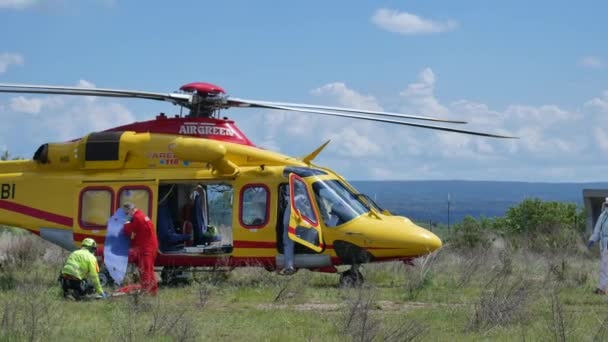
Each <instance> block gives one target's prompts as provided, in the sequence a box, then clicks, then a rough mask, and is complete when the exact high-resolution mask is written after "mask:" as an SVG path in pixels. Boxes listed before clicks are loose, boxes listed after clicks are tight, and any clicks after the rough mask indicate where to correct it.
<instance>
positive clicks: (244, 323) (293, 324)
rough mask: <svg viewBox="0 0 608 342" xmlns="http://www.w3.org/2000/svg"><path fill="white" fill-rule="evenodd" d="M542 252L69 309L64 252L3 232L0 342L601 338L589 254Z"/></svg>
mask: <svg viewBox="0 0 608 342" xmlns="http://www.w3.org/2000/svg"><path fill="white" fill-rule="evenodd" d="M595 253H597V251H594V253H591V254H590V253H586V252H584V251H583V250H581V252H580V253H577V254H575V255H556V254H553V255H550V254H537V253H531V252H528V251H526V250H522V249H518V250H512V249H510V248H509V247H505V246H503V244H494V246H493V247H491V248H488V249H478V250H474V251H470V250H469V251H462V250H460V251H458V250H455V249H453V248H452V247H450V246H449V245H448V246H446V247H444V248H443V249H442V250H441V251H440V252H439V253H436V254H434V255H432V256H429V257H427V258H423V259H419V260H418V261H417V262H416V264H415V265H414V266H407V265H403V264H401V263H383V264H373V265H367V266H365V267H364V268H363V269H362V271H363V274H364V276H365V278H366V283H365V285H364V287H362V288H361V289H340V288H338V287H337V283H338V276H337V275H335V274H322V273H313V272H309V271H299V272H298V273H297V274H296V275H294V276H289V277H284V276H279V275H276V274H274V273H269V272H267V271H265V270H263V269H260V268H254V267H252V268H243V269H236V270H234V271H232V272H230V273H228V274H223V273H218V272H207V273H196V274H195V275H194V280H193V282H192V283H191V284H190V285H188V286H184V287H177V288H175V287H161V289H160V290H159V294H158V296H157V297H147V296H123V297H115V298H111V299H109V300H97V301H90V302H73V301H65V300H63V299H62V297H61V295H60V290H59V286H58V284H57V282H56V278H57V275H58V271H59V269H60V267H61V264H62V262H63V259H64V257H65V255H66V254H65V253H64V252H62V251H60V250H59V249H58V248H56V247H54V246H52V245H49V244H47V243H45V242H43V241H41V240H40V239H39V238H37V237H35V236H30V235H14V234H9V233H4V234H2V235H0V263H1V268H0V291H1V292H0V340H2V341H4V340H7V341H20V340H27V341H50V340H52V341H59V340H61V341H77V340H78V341H83V340H85V341H92V340H98V341H140V340H152V341H213V340H219V341H345V340H346V341H350V340H352V341H410V340H417V341H472V340H480V341H513V340H521V341H539V340H542V341H544V340H549V341H551V340H556V341H595V340H597V341H601V340H606V339H608V306H607V300H608V297H605V296H599V295H594V294H592V290H593V289H594V288H595V285H596V282H597V265H598V262H599V261H598V259H597V256H596V254H595Z"/></svg>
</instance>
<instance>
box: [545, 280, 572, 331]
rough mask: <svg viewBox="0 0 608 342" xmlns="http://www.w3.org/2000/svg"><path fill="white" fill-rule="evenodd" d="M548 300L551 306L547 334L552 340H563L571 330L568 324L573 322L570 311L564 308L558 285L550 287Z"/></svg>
mask: <svg viewBox="0 0 608 342" xmlns="http://www.w3.org/2000/svg"><path fill="white" fill-rule="evenodd" d="M548 302H549V305H550V307H551V311H550V312H549V317H548V318H547V324H546V328H547V330H548V332H549V336H551V337H552V339H553V340H554V341H561V342H565V341H567V340H568V337H569V335H570V332H571V328H570V326H571V324H572V323H573V317H572V315H571V313H568V312H567V311H566V310H565V309H564V305H563V304H562V301H561V299H560V291H559V288H558V287H554V288H553V289H552V291H551V292H550V295H549V298H548Z"/></svg>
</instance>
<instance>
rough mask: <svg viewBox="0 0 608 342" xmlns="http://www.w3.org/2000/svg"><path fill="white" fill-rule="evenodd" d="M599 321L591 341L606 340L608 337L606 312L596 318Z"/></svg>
mask: <svg viewBox="0 0 608 342" xmlns="http://www.w3.org/2000/svg"><path fill="white" fill-rule="evenodd" d="M597 321H598V322H600V326H599V328H598V329H597V332H596V333H595V336H593V341H606V340H607V339H608V314H605V313H604V318H601V319H600V318H599V317H598V319H597Z"/></svg>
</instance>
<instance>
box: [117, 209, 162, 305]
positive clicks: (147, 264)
mask: <svg viewBox="0 0 608 342" xmlns="http://www.w3.org/2000/svg"><path fill="white" fill-rule="evenodd" d="M123 210H124V211H125V213H126V214H127V222H125V225H124V228H123V232H124V233H125V234H126V235H127V236H130V237H131V239H132V241H131V251H130V252H131V253H129V254H131V255H133V256H134V258H135V261H136V262H137V268H138V269H139V277H140V281H141V286H142V289H143V290H144V291H145V292H147V293H149V294H151V295H156V292H157V290H158V284H157V283H156V275H155V274H154V261H155V260H156V254H157V253H158V239H157V238H156V230H155V229H154V224H153V223H152V221H151V220H150V218H149V217H148V216H146V214H144V213H143V212H142V211H141V210H139V209H137V208H136V207H135V205H134V204H133V203H130V202H127V203H124V204H123Z"/></svg>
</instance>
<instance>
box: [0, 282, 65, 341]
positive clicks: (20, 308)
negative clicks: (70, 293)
mask: <svg viewBox="0 0 608 342" xmlns="http://www.w3.org/2000/svg"><path fill="white" fill-rule="evenodd" d="M52 297H53V296H52V295H51V294H50V293H49V291H48V290H47V288H46V286H42V285H40V284H35V283H34V284H27V285H22V286H20V287H19V288H18V289H17V290H15V292H14V295H11V296H10V297H8V296H6V297H4V298H3V299H2V300H0V340H3V341H4V340H6V341H15V340H17V341H21V340H27V341H48V340H52V339H53V336H54V335H55V333H56V332H57V328H58V326H59V323H60V321H61V317H60V315H59V314H58V309H59V307H58V305H57V303H55V302H53V300H52Z"/></svg>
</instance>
